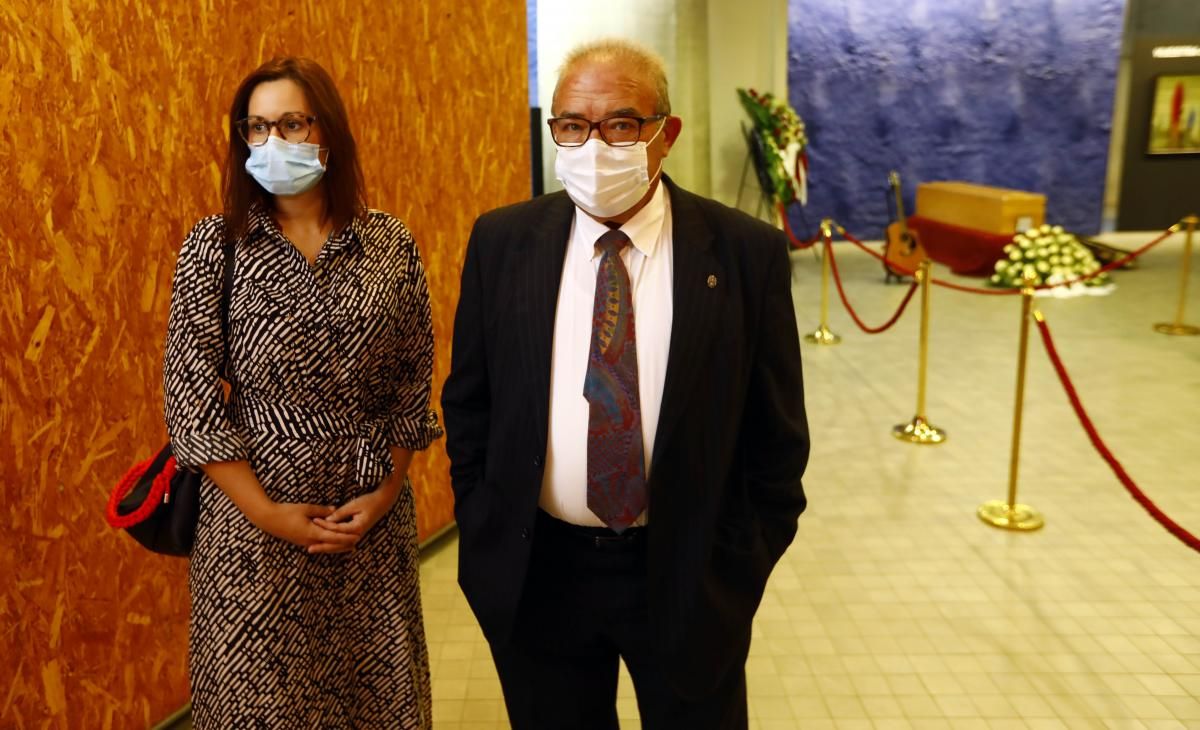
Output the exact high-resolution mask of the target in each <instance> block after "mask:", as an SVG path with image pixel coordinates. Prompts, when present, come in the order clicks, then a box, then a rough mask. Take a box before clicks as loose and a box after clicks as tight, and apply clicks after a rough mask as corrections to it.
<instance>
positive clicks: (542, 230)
mask: <svg viewBox="0 0 1200 730" xmlns="http://www.w3.org/2000/svg"><path fill="white" fill-rule="evenodd" d="M553 197H554V198H555V199H554V200H549V199H548V200H547V201H546V203H547V209H546V211H545V214H544V215H542V216H541V217H540V219H539V220H536V221H534V222H533V225H532V226H530V229H529V233H528V234H527V235H526V236H524V237H523V238H522V239H521V240H520V241H519V253H518V255H517V264H516V265H517V267H518V275H517V276H516V277H515V278H516V281H515V282H514V283H515V284H516V286H517V291H516V297H517V299H516V301H517V302H518V306H517V316H518V318H519V322H518V326H517V328H516V330H517V331H518V332H520V333H521V342H518V343H517V351H518V353H520V354H519V355H518V356H519V357H521V358H522V361H523V363H524V368H523V371H524V372H526V373H528V374H529V378H530V382H529V384H530V386H531V390H530V392H531V393H532V394H533V402H532V403H531V404H530V405H531V406H532V408H533V410H534V416H535V418H534V423H535V424H537V427H538V430H539V433H538V435H539V437H540V443H545V442H546V430H547V424H548V422H549V418H550V415H549V403H550V368H551V359H552V357H553V342H554V315H555V312H556V310H557V309H558V289H559V286H560V284H561V282H562V268H563V261H564V258H565V257H566V252H567V241H568V239H569V237H570V235H571V220H572V216H573V215H574V212H575V206H574V204H573V203H572V202H571V199H570V198H568V197H567V196H566V194H565V193H558V194H556V195H554V196H553Z"/></svg>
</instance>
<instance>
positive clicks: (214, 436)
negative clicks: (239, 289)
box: [163, 216, 247, 470]
mask: <svg viewBox="0 0 1200 730" xmlns="http://www.w3.org/2000/svg"><path fill="white" fill-rule="evenodd" d="M223 235H224V233H223V223H222V221H221V218H220V217H219V216H213V217H210V218H205V219H204V220H202V221H200V222H199V223H197V224H196V226H195V227H194V228H193V229H192V231H191V233H189V234H188V237H187V239H186V240H184V242H183V247H182V248H181V249H180V251H179V258H178V260H177V261H176V264H175V276H174V280H173V282H172V289H171V312H170V317H169V320H168V323H167V340H166V347H165V352H164V355H163V400H164V413H165V416H166V422H167V433H168V434H169V435H170V439H171V448H172V450H173V451H174V453H175V460H176V462H177V463H178V464H179V465H180V466H182V467H185V468H188V469H192V470H195V469H197V468H199V467H200V466H203V465H204V464H211V463H214V462H220V461H241V460H245V459H246V458H247V449H246V444H245V441H244V439H243V437H242V435H241V433H240V432H239V430H238V429H237V427H236V426H235V425H234V424H233V422H232V421H231V420H230V419H229V416H228V414H227V412H226V407H225V391H224V386H223V385H222V382H221V372H220V371H221V364H222V361H223V359H224V348H225V346H226V343H225V342H224V338H223V337H222V334H221V296H222V290H221V289H222V286H221V285H222V276H223V266H224V260H223V251H222V240H223Z"/></svg>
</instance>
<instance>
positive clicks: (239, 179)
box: [222, 56, 366, 239]
mask: <svg viewBox="0 0 1200 730" xmlns="http://www.w3.org/2000/svg"><path fill="white" fill-rule="evenodd" d="M278 79H290V80H292V81H294V82H296V84H297V85H299V86H300V88H301V89H303V90H304V96H305V98H306V99H307V100H308V103H309V106H310V107H311V110H310V111H311V112H312V114H313V115H315V116H316V118H317V121H316V123H317V125H318V126H320V128H321V143H322V146H323V147H325V148H327V149H328V150H329V156H328V157H327V158H326V159H327V162H326V164H325V175H324V176H323V177H322V181H323V183H324V189H325V214H326V215H327V216H328V217H329V220H330V221H332V223H333V229H334V230H335V231H337V230H339V229H340V228H341V227H342V226H344V225H346V224H347V223H349V222H350V221H351V220H352V219H354V218H355V217H357V216H360V215H363V214H364V213H365V212H366V202H365V198H366V193H365V190H364V187H365V186H364V184H363V174H362V167H361V166H360V165H359V163H358V148H357V146H356V145H355V143H354V135H353V134H351V133H350V120H349V117H348V116H347V115H346V107H345V105H344V104H342V97H341V96H340V95H339V94H338V91H337V87H336V86H334V83H333V79H332V78H330V76H329V73H328V72H326V71H325V69H324V68H322V67H321V66H320V64H318V63H317V62H316V61H313V60H311V59H307V58H297V57H294V56H281V57H278V58H273V59H271V60H270V61H267V62H266V63H264V64H263V65H261V66H259V67H258V68H256V69H254V71H252V72H250V75H249V76H247V77H246V78H244V79H242V83H241V85H239V86H238V89H237V93H235V94H234V95H233V103H232V104H231V105H230V107H229V156H228V158H227V159H226V161H225V171H224V174H223V176H222V178H223V179H222V183H223V187H224V197H225V235H226V236H228V237H230V238H231V239H232V238H238V237H240V236H242V235H245V233H246V226H247V225H248V223H249V217H250V209H251V208H252V207H253V206H254V205H255V204H256V203H257V204H258V205H260V206H262V208H263V209H264V210H271V209H272V208H273V207H274V196H273V195H271V194H270V193H268V192H267V191H265V190H263V189H262V187H260V186H259V184H258V183H257V182H255V180H254V178H252V177H250V173H248V172H246V159H247V158H249V157H250V148H249V147H248V146H247V145H246V143H245V142H244V141H243V140H242V137H241V134H239V132H238V130H237V122H238V120H240V119H245V118H246V115H247V113H248V110H249V108H250V95H251V94H253V93H254V89H255V87H257V86H258V85H259V84H261V83H263V82H265V81H276V80H278Z"/></svg>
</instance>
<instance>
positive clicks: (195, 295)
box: [164, 58, 441, 729]
mask: <svg viewBox="0 0 1200 730" xmlns="http://www.w3.org/2000/svg"><path fill="white" fill-rule="evenodd" d="M229 118H230V125H231V126H230V134H229V156H228V159H227V161H226V166H225V175H224V182H225V186H224V187H225V201H224V202H225V212H224V215H223V216H213V217H210V218H206V219H204V220H202V221H200V222H199V223H198V224H197V225H196V226H195V228H193V229H192V232H191V233H190V234H189V235H188V237H187V240H186V241H184V244H183V248H182V250H181V251H180V254H179V260H178V263H177V265H176V269H175V280H174V291H173V294H172V299H171V315H170V323H169V326H168V331H167V344H166V355H165V364H164V376H165V377H164V384H165V394H166V417H167V428H168V431H169V432H170V436H171V444H172V446H173V448H174V452H175V456H176V459H177V461H178V462H179V463H180V464H181V465H182V466H185V467H190V468H198V469H201V470H203V472H204V474H205V477H206V478H205V480H204V483H205V487H204V489H203V491H202V496H201V509H200V523H199V527H198V528H197V534H196V544H195V547H194V548H193V553H192V561H191V570H190V579H189V583H190V588H191V595H192V613H191V630H190V673H191V685H192V713H193V721H194V723H195V726H196V727H197V728H259V727H262V728H266V727H270V728H318V727H319V728H406V729H407V728H427V727H429V725H430V697H429V661H428V654H427V650H426V647H425V634H424V628H423V626H422V622H421V606H420V595H419V593H418V583H417V545H416V523H415V515H414V507H413V496H412V492H411V490H410V489H409V488H408V486H407V482H406V480H405V472H406V471H407V469H408V465H409V462H410V460H411V458H412V454H413V452H414V451H416V450H419V449H423V448H425V447H426V446H428V445H429V443H430V442H431V441H432V440H433V439H435V438H437V437H439V436H440V435H441V429H440V427H439V426H438V424H437V420H436V417H435V416H434V414H433V413H431V412H430V411H429V387H430V377H431V368H432V361H433V332H432V326H431V318H430V312H429V293H428V289H427V286H426V282H425V273H424V270H423V268H422V265H421V260H420V257H419V255H418V253H417V248H416V245H415V244H414V242H413V239H412V236H411V235H410V234H409V232H408V230H407V229H406V228H405V226H404V224H403V223H401V222H400V221H398V220H396V219H395V218H393V217H391V216H389V215H387V214H386V213H381V212H378V211H374V210H368V209H367V208H366V207H365V206H364V204H363V183H362V171H361V168H360V167H359V163H358V157H357V153H356V149H355V143H354V138H353V136H352V135H351V134H350V128H349V124H348V121H347V117H346V111H345V108H344V106H343V104H342V101H341V98H340V97H339V95H338V93H337V90H336V88H335V87H334V84H333V81H332V80H331V79H330V77H329V75H328V74H327V73H326V72H325V70H324V69H322V68H321V67H320V66H319V65H317V64H316V63H315V62H313V61H310V60H306V59H302V58H279V59H275V60H272V61H270V62H268V63H266V64H264V65H263V66H261V67H260V68H258V69H257V70H255V71H254V72H253V73H251V74H250V75H249V76H248V77H246V79H245V80H244V81H242V84H241V86H240V87H239V88H238V90H237V93H236V94H235V95H234V98H233V104H232V107H231V110H230V117H229ZM227 241H230V242H232V243H233V247H234V249H233V261H234V264H233V288H232V294H231V296H230V301H229V302H228V338H227V340H224V339H223V336H222V318H221V300H222V281H223V272H224V261H225V256H224V247H225V245H226V242H227ZM226 347H228V356H229V357H228V371H227V372H228V375H227V377H226V379H227V380H228V381H229V383H230V386H231V391H230V396H229V403H228V406H226V404H225V397H224V393H225V391H224V389H223V386H222V384H221V382H220V379H219V378H220V373H222V372H225V371H224V370H223V367H224V365H223V364H224V355H225V352H226V349H225V348H226Z"/></svg>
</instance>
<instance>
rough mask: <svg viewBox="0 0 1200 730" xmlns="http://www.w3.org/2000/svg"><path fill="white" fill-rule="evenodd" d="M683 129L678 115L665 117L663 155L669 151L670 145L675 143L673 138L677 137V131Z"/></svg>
mask: <svg viewBox="0 0 1200 730" xmlns="http://www.w3.org/2000/svg"><path fill="white" fill-rule="evenodd" d="M682 131H683V120H682V119H680V118H679V117H667V120H666V121H665V122H663V133H662V134H663V157H666V156H667V154H669V153H670V151H671V147H673V146H674V145H675V140H677V139H679V133H680V132H682Z"/></svg>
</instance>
